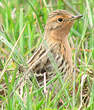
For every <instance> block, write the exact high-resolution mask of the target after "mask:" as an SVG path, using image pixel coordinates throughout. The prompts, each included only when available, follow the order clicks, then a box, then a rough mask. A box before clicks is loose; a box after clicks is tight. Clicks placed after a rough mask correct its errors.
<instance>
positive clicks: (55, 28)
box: [45, 10, 82, 40]
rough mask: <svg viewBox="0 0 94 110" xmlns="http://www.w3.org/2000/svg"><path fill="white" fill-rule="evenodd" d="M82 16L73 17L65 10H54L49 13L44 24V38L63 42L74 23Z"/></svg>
mask: <svg viewBox="0 0 94 110" xmlns="http://www.w3.org/2000/svg"><path fill="white" fill-rule="evenodd" d="M81 17H82V15H78V16H74V15H72V14H70V13H68V12H67V11H65V10H56V11H53V12H52V13H50V15H49V16H48V20H47V23H46V27H45V31H46V35H47V36H46V37H48V36H49V37H53V38H54V39H56V40H63V39H64V38H66V36H67V35H68V33H69V31H70V29H71V27H72V25H73V23H74V21H75V20H76V19H79V18H81Z"/></svg>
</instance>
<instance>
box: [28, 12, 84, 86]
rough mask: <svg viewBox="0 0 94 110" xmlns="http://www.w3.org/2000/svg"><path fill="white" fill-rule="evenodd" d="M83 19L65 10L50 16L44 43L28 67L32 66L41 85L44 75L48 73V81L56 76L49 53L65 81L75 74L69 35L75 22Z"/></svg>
mask: <svg viewBox="0 0 94 110" xmlns="http://www.w3.org/2000/svg"><path fill="white" fill-rule="evenodd" d="M81 17H82V15H78V16H74V15H72V14H70V13H68V12H67V11H65V10H56V11H53V12H52V13H50V15H49V16H48V20H47V23H46V26H45V32H44V38H43V41H42V43H41V45H40V47H39V49H38V50H36V52H35V53H34V55H33V56H32V57H31V58H30V59H29V61H28V65H29V67H30V66H32V68H31V70H32V72H33V73H35V75H36V78H37V80H38V82H39V84H40V85H41V84H42V82H43V77H44V73H46V78H47V81H48V80H49V79H51V78H53V77H54V76H56V72H55V68H54V66H53V64H52V62H51V58H50V56H49V55H48V54H49V52H50V54H52V56H53V59H54V62H55V64H56V65H57V68H58V70H59V72H60V73H62V78H63V79H64V80H66V78H67V77H68V76H70V75H71V74H73V63H72V52H71V48H70V45H69V42H68V34H69V32H70V29H71V27H72V25H73V23H74V21H75V20H77V19H79V18H81Z"/></svg>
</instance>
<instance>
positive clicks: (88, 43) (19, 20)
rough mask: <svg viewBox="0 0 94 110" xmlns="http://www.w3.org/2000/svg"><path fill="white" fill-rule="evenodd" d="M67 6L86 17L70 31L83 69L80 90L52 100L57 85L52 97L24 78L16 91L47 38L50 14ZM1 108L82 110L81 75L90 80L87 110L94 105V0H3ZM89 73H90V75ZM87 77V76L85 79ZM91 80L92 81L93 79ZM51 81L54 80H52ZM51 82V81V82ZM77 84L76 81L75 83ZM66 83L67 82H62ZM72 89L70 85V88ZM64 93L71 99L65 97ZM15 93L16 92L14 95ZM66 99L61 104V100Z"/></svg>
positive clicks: (75, 57) (0, 8)
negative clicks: (46, 32)
mask: <svg viewBox="0 0 94 110" xmlns="http://www.w3.org/2000/svg"><path fill="white" fill-rule="evenodd" d="M56 9H65V10H68V11H69V12H71V13H73V14H74V15H79V14H82V15H83V18H82V19H81V20H78V21H76V22H75V24H74V26H73V27H72V29H71V31H70V34H69V42H70V44H71V47H72V51H73V62H74V65H75V66H76V68H78V71H79V77H78V82H79V87H78V92H77V94H75V92H74V96H73V97H72V96H70V95H69V94H68V92H67V90H65V89H63V90H60V92H59V93H58V94H57V95H56V96H55V97H54V98H53V99H52V94H53V92H54V87H53V89H52V92H51V93H49V96H47V97H46V96H45V94H43V93H42V90H43V88H38V87H37V82H36V80H35V79H34V81H33V82H32V83H31V82H28V81H25V80H24V79H23V82H22V83H21V84H19V88H20V89H17V90H15V89H16V88H15V87H16V86H17V84H18V82H19V81H20V80H21V78H22V76H23V73H21V72H20V73H19V72H18V70H19V69H22V67H26V66H27V64H26V62H27V59H29V58H30V57H31V56H32V55H33V53H34V51H35V49H36V48H38V47H39V44H40V43H41V40H42V38H43V32H44V27H45V24H46V20H47V16H48V14H49V13H50V12H51V11H52V10H56ZM0 23H1V24H3V27H2V25H0V108H2V110H3V109H6V110H13V109H15V110H66V109H67V110H70V109H71V110H73V109H74V110H78V108H79V106H81V102H79V101H78V100H77V99H78V98H80V95H79V94H80V93H81V87H82V85H81V76H84V77H83V78H82V80H85V79H88V82H89V85H90V88H91V89H90V96H89V98H90V101H89V104H88V106H87V107H83V109H85V110H93V108H94V104H93V103H94V94H93V92H94V82H93V80H92V85H91V79H93V76H94V74H93V73H94V0H77V1H76V0H0ZM86 74H87V76H86ZM85 77H86V78H85ZM89 79H90V80H89ZM50 82H51V81H50ZM50 82H49V83H50ZM74 85H75V83H74ZM62 86H63V85H62ZM67 89H68V88H67ZM62 91H63V93H64V95H65V97H67V100H66V99H64V97H62V93H61V92H62ZM11 93H14V94H11ZM60 99H62V104H61V106H59V105H58V102H59V101H60Z"/></svg>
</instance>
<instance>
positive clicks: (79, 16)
mask: <svg viewBox="0 0 94 110" xmlns="http://www.w3.org/2000/svg"><path fill="white" fill-rule="evenodd" d="M81 17H83V15H78V16H72V18H71V20H76V19H80V18H81Z"/></svg>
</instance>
